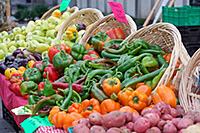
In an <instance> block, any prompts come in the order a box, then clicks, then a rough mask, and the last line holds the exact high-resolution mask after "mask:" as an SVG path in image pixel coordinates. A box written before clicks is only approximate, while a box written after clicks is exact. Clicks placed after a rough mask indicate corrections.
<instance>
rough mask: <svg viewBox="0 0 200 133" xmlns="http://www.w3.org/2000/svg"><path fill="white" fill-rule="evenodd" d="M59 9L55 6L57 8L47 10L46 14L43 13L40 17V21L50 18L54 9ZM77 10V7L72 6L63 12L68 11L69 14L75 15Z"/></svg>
mask: <svg viewBox="0 0 200 133" xmlns="http://www.w3.org/2000/svg"><path fill="white" fill-rule="evenodd" d="M59 8H60V5H57V6H54V7H53V8H51V9H49V10H48V11H47V12H46V13H44V14H43V15H42V17H41V18H40V19H41V20H42V19H47V18H49V17H50V16H51V14H52V13H53V11H55V10H56V9H59ZM78 10H79V9H78V7H76V6H74V7H72V8H70V7H69V6H68V7H67V9H66V10H65V11H69V12H71V13H75V12H77V11H78ZM65 11H62V12H61V13H64V12H65Z"/></svg>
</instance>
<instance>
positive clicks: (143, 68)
mask: <svg viewBox="0 0 200 133" xmlns="http://www.w3.org/2000/svg"><path fill="white" fill-rule="evenodd" d="M137 64H139V66H140V69H141V70H142V72H143V73H144V74H148V73H149V71H148V70H147V68H146V66H144V64H142V63H140V62H139V61H138V62H137Z"/></svg>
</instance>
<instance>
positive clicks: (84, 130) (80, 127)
mask: <svg viewBox="0 0 200 133" xmlns="http://www.w3.org/2000/svg"><path fill="white" fill-rule="evenodd" d="M73 133H90V129H89V128H88V127H87V126H86V125H85V124H77V125H76V126H74V128H73Z"/></svg>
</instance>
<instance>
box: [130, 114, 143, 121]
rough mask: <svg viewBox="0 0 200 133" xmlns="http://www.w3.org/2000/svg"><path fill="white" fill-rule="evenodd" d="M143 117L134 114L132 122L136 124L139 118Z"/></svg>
mask: <svg viewBox="0 0 200 133" xmlns="http://www.w3.org/2000/svg"><path fill="white" fill-rule="evenodd" d="M140 117H141V116H140V115H139V114H137V113H133V118H132V122H133V123H134V122H135V121H136V120H137V119H138V118H140Z"/></svg>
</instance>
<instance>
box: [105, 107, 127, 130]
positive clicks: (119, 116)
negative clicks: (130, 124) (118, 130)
mask: <svg viewBox="0 0 200 133" xmlns="http://www.w3.org/2000/svg"><path fill="white" fill-rule="evenodd" d="M125 122H126V118H125V115H124V113H123V112H120V111H112V112H110V113H108V114H106V115H105V116H104V117H103V123H102V124H103V126H105V127H107V128H111V127H120V126H123V125H124V124H125Z"/></svg>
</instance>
